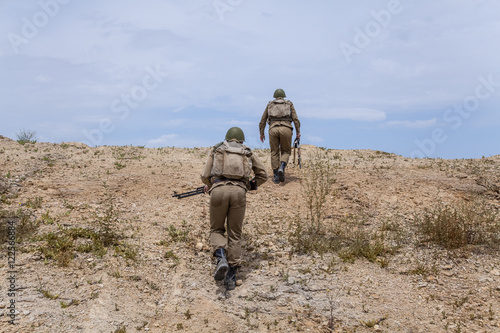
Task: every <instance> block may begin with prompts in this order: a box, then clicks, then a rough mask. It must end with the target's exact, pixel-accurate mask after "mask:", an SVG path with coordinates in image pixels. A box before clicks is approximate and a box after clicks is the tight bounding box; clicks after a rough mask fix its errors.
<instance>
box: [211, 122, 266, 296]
mask: <svg viewBox="0 0 500 333" xmlns="http://www.w3.org/2000/svg"><path fill="white" fill-rule="evenodd" d="M243 141H245V135H244V133H243V131H242V130H241V129H240V128H238V127H232V128H230V129H229V130H228V131H227V134H226V138H225V140H224V141H223V142H221V143H218V144H217V145H215V146H214V147H213V148H212V150H211V152H210V154H209V155H208V159H207V163H206V164H205V167H204V169H203V173H202V174H201V179H202V181H203V183H204V184H206V185H205V192H208V193H210V245H211V247H212V250H213V253H214V256H215V257H216V259H217V267H216V268H215V272H214V279H215V280H217V281H220V280H223V279H224V280H225V281H224V283H225V285H226V288H227V289H228V290H232V289H234V288H235V286H236V271H237V269H238V267H239V266H241V233H242V227H243V219H244V217H245V209H246V192H247V191H248V190H256V189H257V187H258V186H260V185H261V184H263V183H264V182H265V181H266V180H267V172H266V170H265V167H264V165H263V164H262V162H261V161H260V160H259V159H258V158H257V156H256V155H255V154H253V153H252V151H251V150H250V148H248V147H247V146H245V145H243ZM252 171H253V173H254V175H255V177H254V178H253V179H252V180H250V175H251V172H252ZM226 228H227V237H226V236H225V232H226ZM226 253H227V257H226Z"/></svg>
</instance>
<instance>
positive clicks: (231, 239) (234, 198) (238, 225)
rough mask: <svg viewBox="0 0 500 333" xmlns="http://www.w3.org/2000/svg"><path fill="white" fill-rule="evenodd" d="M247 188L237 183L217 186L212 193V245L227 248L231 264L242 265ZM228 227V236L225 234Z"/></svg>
mask: <svg viewBox="0 0 500 333" xmlns="http://www.w3.org/2000/svg"><path fill="white" fill-rule="evenodd" d="M246 195H247V194H246V190H245V189H244V188H242V187H240V186H237V185H222V186H217V187H215V188H214V189H213V190H212V192H211V193H210V245H211V246H212V251H215V250H217V249H219V248H224V249H226V252H227V261H228V263H229V265H231V266H240V265H241V233H242V228H243V219H244V218H245V209H246V205H247V201H246ZM226 228H227V238H226V236H225V235H224V234H225V232H226Z"/></svg>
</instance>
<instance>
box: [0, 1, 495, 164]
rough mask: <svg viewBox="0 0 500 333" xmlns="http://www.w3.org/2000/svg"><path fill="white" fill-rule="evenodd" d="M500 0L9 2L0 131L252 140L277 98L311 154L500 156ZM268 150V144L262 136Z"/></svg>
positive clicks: (159, 140)
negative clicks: (289, 106) (283, 98)
mask: <svg viewBox="0 0 500 333" xmlns="http://www.w3.org/2000/svg"><path fill="white" fill-rule="evenodd" d="M499 13H500V1H499V0H467V1H465V0H441V1H430V0H429V1H427V0H422V1H411V0H384V1H378V0H357V1H345V0H342V1H341V0H336V1H327V0H321V1H320V0H312V1H293V0H288V1H285V0H276V1H263V0H252V1H250V0H192V1H185V0H182V1H181V0H143V1H132V0H120V1H118V0H109V1H102V0H101V1H96V0H85V1H82V0H36V1H31V0H23V1H19V0H3V1H2V0H0V36H1V38H0V110H1V112H2V118H1V119H2V120H1V122H0V135H4V136H7V137H10V138H12V139H16V135H17V133H19V131H20V130H21V129H25V130H34V131H36V133H37V135H38V140H39V141H47V142H70V141H79V142H85V143H87V144H89V145H90V146H97V145H146V146H147V147H161V146H175V147H209V146H211V145H213V144H215V143H217V142H218V141H220V140H221V139H222V138H223V137H224V135H225V133H226V131H227V129H228V128H230V127H232V126H239V127H241V128H242V129H243V130H244V132H245V134H246V137H247V144H248V145H249V146H251V147H253V148H267V147H268V141H267V140H266V141H265V142H264V143H263V144H262V143H261V142H260V141H259V140H258V137H259V132H258V123H259V120H260V117H261V115H262V113H263V111H264V108H265V106H266V104H267V102H268V101H269V100H271V99H272V94H273V92H274V90H275V89H276V88H283V89H284V90H285V92H286V94H287V97H288V98H289V99H290V100H291V101H292V102H293V103H294V105H295V108H296V110H297V114H298V116H299V119H300V121H301V123H302V126H301V132H302V139H301V143H302V144H313V145H316V146H322V147H327V148H333V149H375V150H383V151H387V152H391V153H396V154H399V155H403V156H412V157H443V158H478V157H482V156H486V157H487V156H492V155H496V154H500V147H499V145H498V142H500V134H499V133H500V131H499V129H500V113H499V110H500V43H499V41H500V16H499ZM266 139H267V138H266Z"/></svg>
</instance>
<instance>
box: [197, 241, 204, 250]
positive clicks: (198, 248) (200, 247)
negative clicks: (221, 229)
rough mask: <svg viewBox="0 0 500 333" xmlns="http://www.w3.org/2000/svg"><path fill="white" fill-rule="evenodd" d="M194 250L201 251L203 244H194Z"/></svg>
mask: <svg viewBox="0 0 500 333" xmlns="http://www.w3.org/2000/svg"><path fill="white" fill-rule="evenodd" d="M196 249H197V250H198V251H201V250H203V243H201V242H198V243H196Z"/></svg>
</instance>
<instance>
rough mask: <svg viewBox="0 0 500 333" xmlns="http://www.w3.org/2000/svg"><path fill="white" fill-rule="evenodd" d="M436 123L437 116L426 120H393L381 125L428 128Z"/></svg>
mask: <svg viewBox="0 0 500 333" xmlns="http://www.w3.org/2000/svg"><path fill="white" fill-rule="evenodd" d="M436 125H437V118H432V119H428V120H413V121H412V120H393V121H388V122H386V123H385V124H383V127H405V128H419V129H422V128H429V127H434V126H436Z"/></svg>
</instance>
